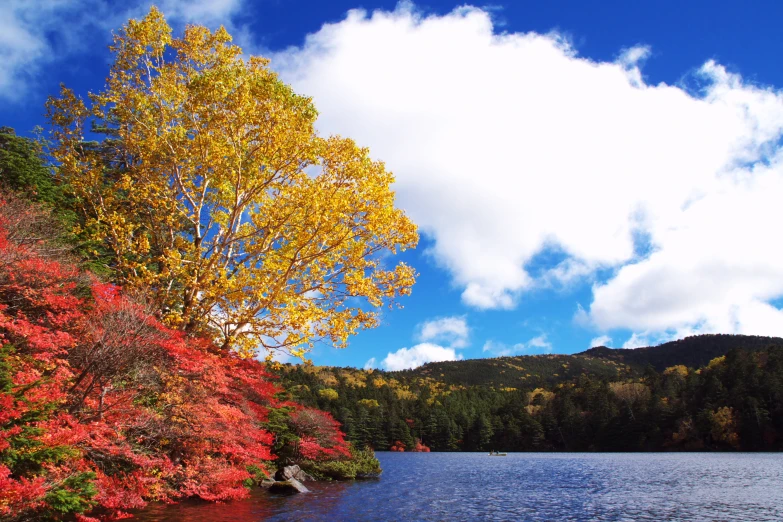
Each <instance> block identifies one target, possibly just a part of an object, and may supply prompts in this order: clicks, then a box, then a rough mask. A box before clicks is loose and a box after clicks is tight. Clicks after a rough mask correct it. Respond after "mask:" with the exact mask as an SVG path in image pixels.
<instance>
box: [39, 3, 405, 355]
mask: <svg viewBox="0 0 783 522" xmlns="http://www.w3.org/2000/svg"><path fill="white" fill-rule="evenodd" d="M111 50H112V52H113V53H114V63H113V65H112V67H111V71H110V74H109V77H108V80H107V84H106V86H105V88H104V90H102V91H101V92H98V93H97V94H91V95H90V97H89V101H88V102H85V101H84V100H82V99H81V98H79V97H77V96H76V95H75V94H74V93H73V92H72V91H70V90H68V89H66V88H65V87H63V88H62V92H61V95H60V96H59V97H58V98H52V99H50V100H49V102H48V103H47V110H48V117H49V120H50V122H51V123H52V127H53V132H52V134H53V146H52V151H51V153H52V156H53V157H54V159H55V160H56V161H57V164H58V175H59V176H60V178H61V180H62V182H63V183H64V184H65V185H66V186H68V187H69V188H70V190H71V191H72V192H73V196H74V198H75V200H76V201H77V204H78V207H79V210H80V212H81V213H82V216H83V219H82V221H83V225H82V226H83V230H82V232H83V233H86V234H88V235H90V236H91V237H93V238H94V239H96V240H98V241H99V242H100V244H101V245H102V248H103V249H105V250H106V251H107V252H109V256H110V259H111V268H113V269H114V270H115V273H116V274H117V279H118V280H119V281H120V282H121V283H122V284H124V285H126V286H130V287H139V288H146V289H151V293H152V297H153V298H154V299H155V302H156V303H157V304H158V305H159V306H160V308H161V310H162V313H163V314H164V316H165V318H166V320H167V321H168V322H169V323H170V324H172V325H174V326H176V327H178V328H181V329H183V330H185V331H188V332H203V331H211V332H213V333H215V334H216V335H217V336H218V337H219V339H220V342H221V343H222V345H223V346H224V347H225V348H229V347H231V348H234V349H238V350H240V351H241V352H242V353H243V354H245V355H252V354H254V353H255V350H256V348H258V347H263V348H267V349H270V350H271V349H281V348H282V349H287V350H289V351H290V352H291V353H293V354H294V355H297V356H300V357H301V356H303V355H304V353H305V352H306V351H307V350H308V349H309V348H310V347H312V345H313V343H314V342H316V341H318V340H321V339H327V340H329V341H331V342H332V343H333V344H334V345H336V346H344V345H345V343H346V341H347V338H348V336H349V335H350V334H352V333H354V332H356V331H357V330H358V329H362V328H368V327H372V326H375V325H376V323H377V320H378V312H379V309H380V307H381V306H383V305H384V304H391V303H392V302H394V301H395V299H396V298H397V297H399V296H401V295H407V294H409V293H410V289H411V286H412V285H413V282H414V276H415V274H414V270H413V269H412V268H411V267H410V266H408V265H406V264H404V263H398V264H396V265H394V266H390V265H389V264H388V263H389V259H388V256H387V255H386V254H389V253H395V252H397V251H402V250H405V249H407V248H412V247H415V246H416V243H417V240H418V235H417V232H416V227H415V225H414V224H413V223H412V222H411V221H410V220H409V219H408V218H407V217H406V215H405V214H404V213H403V212H402V211H401V210H400V209H398V208H396V207H395V205H394V193H393V191H392V190H391V184H392V183H393V181H394V178H393V176H392V174H391V173H389V172H387V171H386V170H385V168H384V165H383V163H380V162H377V161H373V160H372V159H371V158H370V157H369V153H368V151H367V149H364V148H360V147H358V146H357V145H356V144H355V143H354V142H353V141H351V140H349V139H345V138H341V137H329V138H323V137H320V136H319V135H318V134H317V133H316V132H315V130H314V127H313V124H314V122H315V119H316V117H317V112H316V110H315V108H314V107H313V104H312V101H311V99H310V98H307V97H304V96H300V95H297V94H296V93H295V92H293V90H292V89H291V88H290V87H289V86H288V85H286V84H284V83H283V82H282V81H280V79H279V78H278V77H277V76H276V75H275V73H274V72H272V71H271V70H270V69H269V68H268V60H266V59H264V58H259V57H250V58H248V59H244V58H243V56H242V51H241V49H240V48H239V47H237V46H236V45H233V44H232V43H231V37H230V36H229V34H228V33H227V32H226V31H225V29H223V28H220V29H218V30H217V31H215V32H210V31H209V30H208V29H207V28H205V27H201V26H188V27H187V28H186V29H185V31H184V34H183V35H182V36H181V37H179V38H176V37H173V36H172V30H171V28H170V27H169V25H168V24H167V23H166V21H165V20H164V18H163V15H162V14H161V13H160V12H159V11H158V10H157V9H155V8H153V9H152V10H151V11H150V12H149V14H148V15H147V16H146V17H145V18H144V19H142V20H131V21H130V22H129V23H128V24H127V25H126V26H125V27H124V28H123V30H122V31H120V32H119V34H118V35H116V36H115V38H114V44H113V45H112V46H111ZM88 123H91V124H92V127H91V129H92V131H94V132H98V133H102V134H103V135H105V136H106V138H105V139H104V140H103V141H102V142H100V143H97V144H95V143H90V142H87V141H85V133H86V128H87V125H88Z"/></svg>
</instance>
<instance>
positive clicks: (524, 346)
mask: <svg viewBox="0 0 783 522" xmlns="http://www.w3.org/2000/svg"><path fill="white" fill-rule="evenodd" d="M482 352H484V353H487V354H489V355H492V356H493V357H506V356H509V355H520V354H523V353H528V354H533V353H552V343H550V342H549V341H548V340H547V336H546V334H541V335H538V336H536V337H533V338H532V339H530V340H529V341H527V342H524V343H517V344H513V345H508V344H504V343H501V342H497V341H492V340H489V341H487V342H485V343H484V347H483V348H482Z"/></svg>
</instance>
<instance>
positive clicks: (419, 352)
mask: <svg viewBox="0 0 783 522" xmlns="http://www.w3.org/2000/svg"><path fill="white" fill-rule="evenodd" d="M371 360H372V359H371ZM460 360H462V355H461V354H460V355H457V353H456V352H455V351H454V348H446V347H443V346H439V345H437V344H432V343H421V344H417V345H415V346H413V347H411V348H400V349H399V350H397V351H396V352H390V353H389V354H387V355H386V358H385V359H384V360H383V361H382V362H381V364H382V365H383V367H384V368H385V369H386V370H389V371H398V370H407V369H409V368H418V367H419V366H421V365H422V364H427V363H429V362H438V361H460ZM373 362H374V361H373ZM368 363H369V361H368Z"/></svg>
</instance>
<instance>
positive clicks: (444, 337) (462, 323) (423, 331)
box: [417, 316, 470, 348]
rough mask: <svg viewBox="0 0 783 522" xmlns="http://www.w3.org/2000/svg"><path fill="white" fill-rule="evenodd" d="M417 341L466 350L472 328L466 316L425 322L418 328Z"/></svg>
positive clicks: (440, 318)
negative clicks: (469, 326)
mask: <svg viewBox="0 0 783 522" xmlns="http://www.w3.org/2000/svg"><path fill="white" fill-rule="evenodd" d="M417 329H418V331H419V333H418V335H417V339H418V340H419V341H421V342H427V341H432V342H436V343H440V344H445V345H447V346H449V347H450V348H465V347H466V346H467V345H468V336H469V335H470V328H468V322H467V319H466V318H465V316H456V317H439V318H437V319H431V320H429V321H425V322H423V323H422V324H420V325H419V326H418V328H417Z"/></svg>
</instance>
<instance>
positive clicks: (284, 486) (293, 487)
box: [269, 478, 310, 495]
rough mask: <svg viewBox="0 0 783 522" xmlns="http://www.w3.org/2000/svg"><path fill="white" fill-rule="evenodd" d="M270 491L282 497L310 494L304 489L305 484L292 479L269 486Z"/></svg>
mask: <svg viewBox="0 0 783 522" xmlns="http://www.w3.org/2000/svg"><path fill="white" fill-rule="evenodd" d="M269 491H271V492H272V493H279V494H281V495H295V494H297V493H308V492H309V491H310V490H309V489H307V488H306V487H304V484H302V483H301V482H299V481H298V480H296V479H295V478H292V479H288V480H280V481H278V482H275V483H274V484H272V485H271V486H269Z"/></svg>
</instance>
